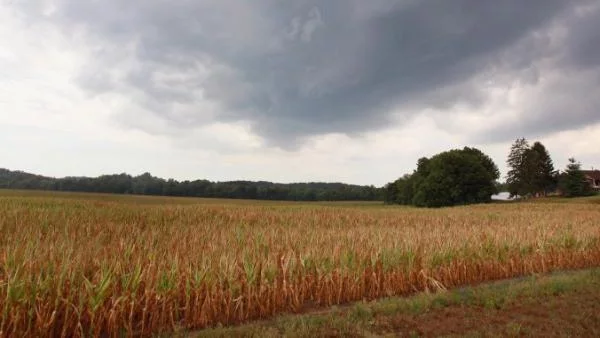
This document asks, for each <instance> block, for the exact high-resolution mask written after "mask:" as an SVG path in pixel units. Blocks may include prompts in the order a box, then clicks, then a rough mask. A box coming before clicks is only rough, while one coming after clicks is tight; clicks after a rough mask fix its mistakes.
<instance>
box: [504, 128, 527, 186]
mask: <svg viewBox="0 0 600 338" xmlns="http://www.w3.org/2000/svg"><path fill="white" fill-rule="evenodd" d="M529 149H530V148H529V143H528V142H527V140H526V139H525V138H519V139H517V140H516V141H515V143H513V145H512V147H511V148H510V154H509V155H508V160H507V161H506V164H507V165H508V168H509V170H508V175H507V177H506V185H507V187H508V192H509V193H510V196H511V197H514V196H526V195H527V194H528V193H529V192H530V191H531V187H530V183H529V182H530V180H529V177H527V176H529V175H528V173H527V162H528V161H527V153H528V151H529Z"/></svg>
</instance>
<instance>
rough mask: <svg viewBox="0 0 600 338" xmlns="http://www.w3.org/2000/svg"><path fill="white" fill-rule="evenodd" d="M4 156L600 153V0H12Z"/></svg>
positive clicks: (46, 160)
mask: <svg viewBox="0 0 600 338" xmlns="http://www.w3.org/2000/svg"><path fill="white" fill-rule="evenodd" d="M0 128H1V132H0V144H1V146H0V167H5V168H8V169H13V170H24V171H29V172H34V173H38V174H43V175H49V176H55V177H63V176H97V175H101V174H109V173H121V172H127V173H130V174H134V175H137V174H141V173H143V172H151V173H152V174H153V175H155V176H159V177H163V178H175V179H179V180H183V179H199V178H202V179H209V180H215V181H225V180H237V179H245V180H268V181H274V182H307V181H328V182H345V183H354V184H368V185H375V186H382V185H384V184H385V183H386V182H389V181H393V180H395V179H396V178H398V177H399V176H401V175H403V174H405V173H410V172H412V170H413V169H414V168H415V166H416V161H417V160H418V158H420V157H423V156H427V157H429V156H432V155H434V154H436V153H439V152H442V151H445V150H449V149H453V148H462V147H464V146H471V147H477V148H479V149H481V150H482V151H484V152H485V153H487V154H489V155H490V156H491V157H492V158H493V160H494V161H495V162H496V164H497V165H498V166H499V168H500V170H501V171H502V172H503V174H505V173H506V164H505V162H506V157H507V155H508V152H509V150H510V145H511V144H512V142H514V140H515V139H516V138H519V137H525V138H527V139H528V140H530V142H531V143H532V142H534V141H540V142H542V143H543V144H544V145H545V146H546V148H547V149H548V151H549V152H550V154H551V155H552V158H553V160H554V163H555V167H556V168H557V169H562V168H564V167H565V165H566V163H567V159H568V158H569V157H575V158H576V159H577V160H579V161H580V162H581V163H582V165H583V168H584V169H590V168H591V167H595V168H600V1H599V0H570V1H564V0H528V1H522V0H503V1H496V0H370V1H363V0H328V1H323V0H322V1H317V0H295V1H284V0H253V1H239V0H197V1H191V0H178V1H166V0H130V1H122V0H102V1H97V0H0Z"/></svg>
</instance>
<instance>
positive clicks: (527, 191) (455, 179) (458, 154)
mask: <svg viewBox="0 0 600 338" xmlns="http://www.w3.org/2000/svg"><path fill="white" fill-rule="evenodd" d="M507 165H508V169H509V171H508V174H507V179H506V182H505V183H501V182H499V181H498V179H499V178H500V172H499V170H498V167H497V166H496V164H495V163H494V161H493V160H492V159H491V158H490V157H489V156H488V155H486V154H484V153H483V152H481V151H480V150H479V149H476V148H469V147H465V148H463V149H453V150H449V151H445V152H442V153H439V154H437V155H435V156H433V157H431V158H426V157H423V158H421V159H419V160H418V161H417V168H416V169H415V170H414V171H413V173H411V174H406V175H404V176H402V177H400V178H399V179H397V180H396V181H394V182H390V183H388V184H387V185H386V186H385V187H384V201H385V202H386V203H388V204H402V205H413V206H418V207H444V206H453V205H465V204H474V203H488V202H491V201H492V196H493V195H494V194H497V193H498V192H500V191H507V192H509V193H510V196H511V197H518V198H529V197H539V196H547V195H548V194H550V193H558V194H560V195H562V196H565V197H577V196H587V195H591V194H593V193H594V192H593V190H592V188H591V187H590V185H589V183H588V182H587V181H586V180H585V176H584V174H583V172H582V171H581V164H580V163H578V162H577V161H576V160H575V159H573V158H571V159H569V164H568V165H567V168H566V170H564V171H563V172H560V171H558V170H555V169H554V164H553V161H552V158H551V157H550V154H549V152H548V150H547V149H546V147H545V146H544V145H543V144H542V143H540V142H534V143H533V145H531V146H530V145H529V142H528V141H527V140H526V139H525V138H519V139H517V140H516V141H515V142H514V144H513V145H512V146H511V149H510V153H509V155H508V159H507Z"/></svg>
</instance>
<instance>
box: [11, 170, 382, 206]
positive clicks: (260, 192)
mask: <svg viewBox="0 0 600 338" xmlns="http://www.w3.org/2000/svg"><path fill="white" fill-rule="evenodd" d="M0 188H4V189H35V190H55V191H72V192H95V193H114V194H137V195H159V196H182V197H210V198H234V199H258V200H288V201H381V200H383V190H382V189H381V188H376V187H374V186H360V185H351V184H344V183H314V182H313V183H289V184H283V183H271V182H263V181H260V182H251V181H229V182H211V181H208V180H194V181H189V180H186V181H181V182H180V181H177V180H174V179H168V180H165V179H162V178H158V177H154V176H152V175H151V174H150V173H145V174H143V175H139V176H131V175H128V174H116V175H103V176H99V177H95V178H91V177H65V178H53V177H46V176H40V175H34V174H30V173H26V172H22V171H10V170H7V169H0Z"/></svg>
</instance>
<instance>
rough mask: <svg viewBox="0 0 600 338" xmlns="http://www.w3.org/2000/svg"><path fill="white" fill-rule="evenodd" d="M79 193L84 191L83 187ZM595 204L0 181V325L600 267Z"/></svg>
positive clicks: (105, 320) (194, 309) (127, 322)
mask: <svg viewBox="0 0 600 338" xmlns="http://www.w3.org/2000/svg"><path fill="white" fill-rule="evenodd" d="M82 196H83V195H82ZM599 239H600V205H599V204H591V203H589V204H586V203H581V204H566V203H554V204H545V203H527V204H525V203H524V204H491V205H478V206H469V207H457V208H448V209H437V210H421V209H413V208H402V207H386V206H379V205H365V206H353V205H345V204H329V205H326V204H310V203H303V204H300V203H298V204H294V203H266V202H262V203H261V202H230V201H214V200H200V199H188V200H183V199H159V198H156V199H153V198H148V197H145V198H143V197H139V198H137V197H131V198H117V197H115V198H111V197H106V196H96V197H95V196H94V195H86V197H85V198H83V197H81V196H79V197H78V196H70V195H58V194H56V195H51V194H47V195H45V194H33V195H27V194H24V193H23V194H14V193H11V194H7V193H0V311H2V312H1V318H0V336H57V337H58V336H65V337H72V336H122V335H127V336H150V335H154V334H160V333H169V332H174V331H178V332H182V331H183V332H185V331H187V330H195V329H201V328H205V327H210V326H215V325H219V324H221V325H229V324H236V323H240V322H244V321H249V320H254V319H260V318H268V317H271V316H274V315H276V314H280V313H296V312H302V311H306V310H309V309H314V308H317V307H327V306H331V305H334V304H341V303H345V302H350V301H356V300H364V299H367V300H370V299H375V298H378V297H386V296H393V295H395V296H397V295H408V294H411V293H414V292H416V291H423V290H430V291H437V290H441V289H445V288H452V287H456V286H463V285H470V284H476V283H481V282H484V281H490V280H495V279H501V278H511V277H517V276H522V275H527V274H532V273H543V272H549V271H553V270H557V269H573V268H585V267H591V266H600V241H599Z"/></svg>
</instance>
